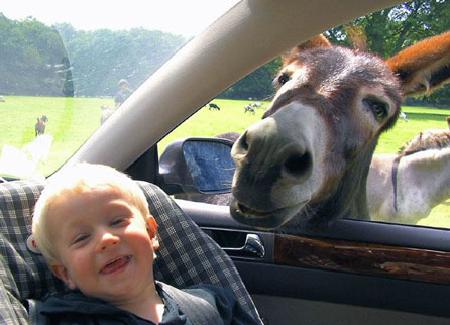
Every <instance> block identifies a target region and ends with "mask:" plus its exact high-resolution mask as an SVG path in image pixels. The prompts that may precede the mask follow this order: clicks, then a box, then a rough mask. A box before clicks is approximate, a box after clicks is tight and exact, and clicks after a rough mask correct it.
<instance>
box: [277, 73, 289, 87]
mask: <svg viewBox="0 0 450 325" xmlns="http://www.w3.org/2000/svg"><path fill="white" fill-rule="evenodd" d="M289 80H291V76H289V75H288V74H287V73H286V72H283V73H282V74H280V75H279V76H278V79H277V81H278V84H279V85H280V86H282V85H284V84H285V83H286V82H288V81H289Z"/></svg>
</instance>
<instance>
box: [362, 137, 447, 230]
mask: <svg viewBox="0 0 450 325" xmlns="http://www.w3.org/2000/svg"><path fill="white" fill-rule="evenodd" d="M449 198H450V130H448V129H431V130H426V131H423V132H420V133H419V134H418V135H417V136H416V137H414V138H413V139H412V140H410V141H409V142H408V143H407V144H406V145H405V146H404V147H403V148H402V149H401V151H400V152H399V153H398V154H376V155H374V156H373V158H372V163H371V165H370V170H369V175H368V178H367V201H368V207H369V212H370V219H371V220H376V221H388V222H395V223H402V224H416V223H417V222H418V221H419V220H420V219H422V218H425V217H427V216H428V215H429V213H430V212H431V209H433V208H434V207H435V206H436V205H438V204H441V203H442V202H444V201H446V200H448V199H449Z"/></svg>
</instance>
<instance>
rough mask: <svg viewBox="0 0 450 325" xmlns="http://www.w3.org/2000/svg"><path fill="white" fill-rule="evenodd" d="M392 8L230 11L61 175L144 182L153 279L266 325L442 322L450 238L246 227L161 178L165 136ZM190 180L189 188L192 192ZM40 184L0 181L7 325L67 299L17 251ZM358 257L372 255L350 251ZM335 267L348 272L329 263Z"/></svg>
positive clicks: (371, 228) (338, 226) (38, 260)
mask: <svg viewBox="0 0 450 325" xmlns="http://www.w3.org/2000/svg"><path fill="white" fill-rule="evenodd" d="M399 3H401V1H394V0H380V1H370V0H364V1H359V0H350V1H347V2H345V3H339V4H337V3H336V2H335V1H330V0H322V1H305V0H282V1H275V0H259V1H256V0H242V1H239V2H237V3H236V4H235V5H234V6H233V7H232V8H230V9H229V10H228V11H227V12H226V13H224V14H223V15H222V16H221V17H220V18H218V19H217V20H215V21H214V22H213V23H212V24H211V25H210V26H209V27H207V28H206V29H205V30H204V31H203V32H201V33H200V34H199V35H198V36H196V37H195V38H193V39H192V40H190V41H189V42H188V43H187V44H186V45H185V46H184V47H182V48H181V49H180V50H179V51H178V52H177V53H176V54H175V55H174V56H173V57H172V58H171V59H170V60H169V61H168V62H166V63H165V64H164V65H163V66H162V67H160V68H159V69H158V70H157V71H156V72H155V73H153V74H152V75H151V76H150V77H149V78H148V79H147V80H146V81H145V82H144V83H143V84H142V85H140V86H139V87H138V88H137V89H136V90H135V91H134V92H133V94H132V95H131V96H130V97H129V98H128V99H127V100H126V101H125V102H124V103H123V104H122V105H121V106H120V108H119V109H117V111H116V112H115V113H114V114H113V115H112V116H111V117H110V118H109V119H108V120H107V121H106V123H104V124H103V125H102V126H101V127H100V128H98V129H97V130H96V131H95V132H94V133H93V134H92V135H91V136H90V137H89V138H88V139H87V140H86V141H85V142H84V143H83V145H82V146H81V147H80V148H79V149H78V150H77V151H76V152H75V153H74V154H73V155H72V156H71V157H70V158H69V159H68V160H67V162H66V163H65V164H64V165H63V166H61V169H64V168H67V167H68V166H71V165H74V164H77V163H79V162H89V163H95V164H105V165H108V166H111V167H114V168H116V169H117V170H120V171H124V172H125V173H127V174H128V175H129V176H130V177H132V178H133V179H134V180H136V182H138V183H139V184H140V186H141V188H142V189H143V191H144V193H145V195H146V198H147V200H148V203H149V207H150V210H151V213H152V215H154V216H155V218H156V219H157V221H158V224H159V230H158V235H159V238H160V244H161V248H160V251H159V253H158V258H157V260H156V265H155V270H156V277H157V279H159V280H161V281H164V282H166V283H169V284H173V285H175V286H177V287H187V286H190V285H194V284H199V283H213V284H218V285H220V286H223V287H229V288H232V290H233V292H234V294H235V295H236V297H238V300H239V302H240V303H241V304H242V305H243V306H244V308H245V309H247V310H248V311H249V312H250V313H252V315H254V316H255V317H260V318H261V320H262V323H264V324H362V323H364V324H382V323H385V324H425V323H427V324H430V325H431V324H433V325H435V324H436V325H438V324H448V323H449V318H450V309H449V308H448V302H447V301H448V298H447V297H448V296H450V286H449V284H450V277H449V276H448V274H449V273H448V272H449V270H450V263H449V262H448V261H449V260H450V241H448V240H447V239H448V230H446V229H441V228H431V227H416V226H406V225H397V224H388V223H374V222H369V221H363V220H353V219H342V220H338V221H336V222H335V223H334V224H333V225H332V226H331V227H329V228H328V229H326V230H325V231H314V230H305V231H304V232H303V233H301V234H299V235H290V234H285V233H283V232H282V231H279V230H272V231H270V230H263V229H255V228H253V227H251V226H248V225H244V224H240V223H238V222H237V221H235V220H234V219H233V218H231V215H230V210H229V207H227V206H218V205H212V204H207V203H200V202H193V201H189V200H184V199H175V198H174V197H173V195H174V194H176V191H177V190H179V188H174V187H173V186H171V184H170V177H168V176H167V174H164V172H165V170H164V168H165V167H167V166H166V165H163V164H162V163H161V155H162V154H163V152H159V150H158V143H159V142H160V141H161V140H162V139H163V138H164V136H165V135H167V134H169V133H170V132H171V131H173V130H174V129H175V128H176V127H177V126H179V125H180V124H182V123H183V122H184V121H186V120H187V119H189V117H191V116H192V115H193V114H194V113H195V112H196V111H197V110H199V109H200V108H202V107H204V105H206V104H207V103H209V102H210V101H211V100H212V99H213V98H215V97H216V96H217V95H218V94H220V93H221V92H222V91H223V90H224V89H227V88H228V87H229V86H231V85H232V84H234V83H235V82H237V81H239V80H240V79H241V78H243V77H245V76H246V75H248V74H249V73H251V72H252V71H254V70H255V69H257V68H258V67H260V66H262V65H264V64H266V63H267V62H269V61H270V60H272V59H273V58H275V57H277V56H279V55H280V54H282V53H283V52H285V51H287V50H289V49H290V48H292V47H294V46H296V45H297V44H300V43H301V42H303V41H306V40H308V39H310V38H311V37H313V36H315V35H317V34H319V33H321V32H323V31H325V30H327V29H329V28H332V27H334V26H337V25H339V24H342V23H345V22H347V21H350V20H352V19H354V18H357V17H360V16H363V15H366V14H368V13H371V12H374V11H377V10H381V9H383V8H387V7H391V6H394V5H397V4H399ZM0 7H1V6H0ZM236 53H238V55H236ZM221 142H223V143H224V145H226V146H229V147H231V145H232V143H231V142H227V141H222V140H221ZM171 159H174V158H173V157H171ZM169 167H170V166H169ZM172 167H173V166H172ZM50 177H51V176H50ZM5 180H6V179H5ZM177 181H179V180H177ZM186 182H188V181H186V179H184V183H185V186H186V188H187V187H188V186H193V185H192V184H186ZM44 186H45V180H39V181H36V180H9V179H8V180H7V181H6V182H3V183H1V184H0V250H1V252H2V254H1V272H0V275H1V277H0V281H1V283H0V285H1V288H0V295H1V297H2V299H1V301H2V303H1V304H0V318H1V319H2V322H3V323H5V324H26V323H29V322H32V321H33V320H32V319H28V314H27V310H28V308H31V307H32V305H33V301H34V300H39V299H42V298H43V297H44V296H45V295H47V294H48V293H52V292H55V291H60V290H64V288H63V284H62V283H61V282H60V281H58V280H57V279H56V278H54V277H53V276H52V275H51V273H50V271H49V270H48V269H47V268H46V266H45V263H44V260H43V258H42V256H41V255H40V254H38V253H35V252H32V251H30V249H29V248H28V246H27V240H28V238H29V235H30V232H31V218H32V211H33V206H34V204H35V202H36V200H37V198H38V197H39V194H40V192H41V191H42V189H43V187H44ZM286 250H289V251H293V252H295V253H294V255H293V256H295V254H298V256H302V254H303V252H305V251H312V252H314V254H312V256H317V258H318V259H320V258H322V260H321V261H319V264H320V265H323V267H316V265H317V264H316V263H312V264H311V265H312V266H309V267H308V266H305V265H304V264H299V263H298V261H296V260H284V259H283V256H284V253H285V251H286ZM297 251H298V252H297ZM367 251H370V254H372V255H371V256H373V257H372V259H370V257H369V258H368V256H367V254H360V252H367ZM316 253H317V255H315V254H316ZM322 253H323V254H322ZM383 258H385V259H390V260H391V261H396V260H398V261H399V262H398V264H395V266H394V267H396V268H402V267H404V266H405V269H406V271H405V272H400V275H399V274H398V273H396V272H390V271H389V270H388V271H386V272H375V271H373V269H372V268H371V267H370V265H371V263H378V262H377V261H379V260H378V259H383ZM336 261H345V263H347V264H346V265H348V268H347V269H341V268H338V267H335V265H334V263H335V262H336ZM374 261H375V262H374ZM410 265H413V266H414V267H415V268H414V267H413V268H408V267H409V266H410ZM427 266H429V268H427ZM414 270H416V273H414ZM258 315H259V316H258Z"/></svg>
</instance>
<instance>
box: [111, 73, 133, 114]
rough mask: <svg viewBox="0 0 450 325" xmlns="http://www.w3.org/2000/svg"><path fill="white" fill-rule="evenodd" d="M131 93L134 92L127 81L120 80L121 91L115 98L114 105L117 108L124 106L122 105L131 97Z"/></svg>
mask: <svg viewBox="0 0 450 325" xmlns="http://www.w3.org/2000/svg"><path fill="white" fill-rule="evenodd" d="M131 93H132V91H131V89H130V85H129V84H128V81H126V80H125V79H120V80H119V90H118V91H117V93H116V95H115V96H114V103H115V105H116V108H117V107H119V106H120V105H122V103H123V102H124V101H125V100H126V99H127V98H128V97H129V96H130V95H131Z"/></svg>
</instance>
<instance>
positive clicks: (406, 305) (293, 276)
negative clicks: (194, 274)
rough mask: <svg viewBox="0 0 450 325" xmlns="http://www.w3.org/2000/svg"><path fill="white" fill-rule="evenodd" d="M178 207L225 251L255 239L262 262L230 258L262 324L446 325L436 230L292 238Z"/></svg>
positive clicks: (219, 213) (449, 312)
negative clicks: (252, 236)
mask: <svg viewBox="0 0 450 325" xmlns="http://www.w3.org/2000/svg"><path fill="white" fill-rule="evenodd" d="M177 202H178V204H179V205H180V207H181V208H182V209H183V210H184V211H185V212H186V213H187V214H188V215H190V216H191V217H192V218H193V219H194V221H196V222H197V223H198V224H199V225H200V227H202V228H204V229H205V231H206V232H207V233H209V234H210V235H211V236H212V237H213V238H215V239H216V241H217V242H218V243H219V244H220V245H222V246H226V247H225V248H229V247H235V248H240V247H242V246H243V244H244V243H245V238H246V235H247V234H256V235H258V236H259V238H260V240H261V243H262V244H263V245H264V251H265V254H264V256H262V257H259V256H251V255H250V256H248V255H245V256H242V254H240V253H238V254H236V253H235V251H229V255H230V256H231V257H232V259H233V260H234V262H235V264H236V267H237V268H238V270H239V272H240V274H241V277H242V279H243V281H244V283H245V285H246V286H247V289H248V290H249V292H250V293H251V294H252V295H253V296H254V298H255V303H256V305H257V307H258V309H259V310H260V312H261V314H262V316H263V318H265V319H266V320H267V322H268V324H298V323H299V320H301V322H300V323H306V324H330V323H333V324H361V323H362V322H364V323H365V324H380V323H382V322H383V323H387V324H423V323H424V322H427V323H429V324H445V323H450V308H448V303H447V302H448V297H449V296H450V286H449V285H448V283H449V280H448V279H449V278H448V274H450V271H449V266H448V264H449V262H448V261H449V260H450V259H449V255H448V254H449V253H448V252H446V248H447V247H446V245H447V243H445V242H443V241H442V236H443V235H444V234H443V232H444V231H442V230H439V229H430V228H419V227H405V226H394V225H390V224H379V223H370V222H359V221H354V220H344V221H342V223H340V222H337V223H336V224H335V225H334V226H333V228H332V229H330V230H329V233H324V232H323V233H321V234H313V233H311V232H310V233H305V234H302V235H301V236H297V235H296V236H292V235H286V234H282V233H272V232H262V231H255V230H254V229H251V228H249V227H247V226H241V225H240V224H238V223H237V222H236V221H234V220H233V219H231V217H230V215H229V212H228V207H221V206H214V205H209V204H205V203H196V202H190V201H183V200H177ZM358 228H360V229H359V230H358ZM381 234H382V235H381ZM400 234H402V235H403V236H400ZM352 236H353V238H352ZM346 237H347V238H346ZM336 238H346V239H345V240H342V239H339V240H337V239H336ZM349 239H351V240H349ZM436 239H440V240H436ZM356 240H357V241H358V242H355V241H356ZM381 242H383V243H385V244H380V243H381ZM405 242H409V243H416V244H417V246H418V247H401V245H403V246H404V243H405ZM386 243H389V245H387V244H386ZM443 245H444V246H443ZM385 261H386V262H388V264H384V266H385V268H384V269H383V262H385ZM389 263H391V264H389ZM386 265H388V266H390V267H387V268H386ZM430 266H431V267H430ZM413 280H414V281H413ZM433 282H434V283H433Z"/></svg>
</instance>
